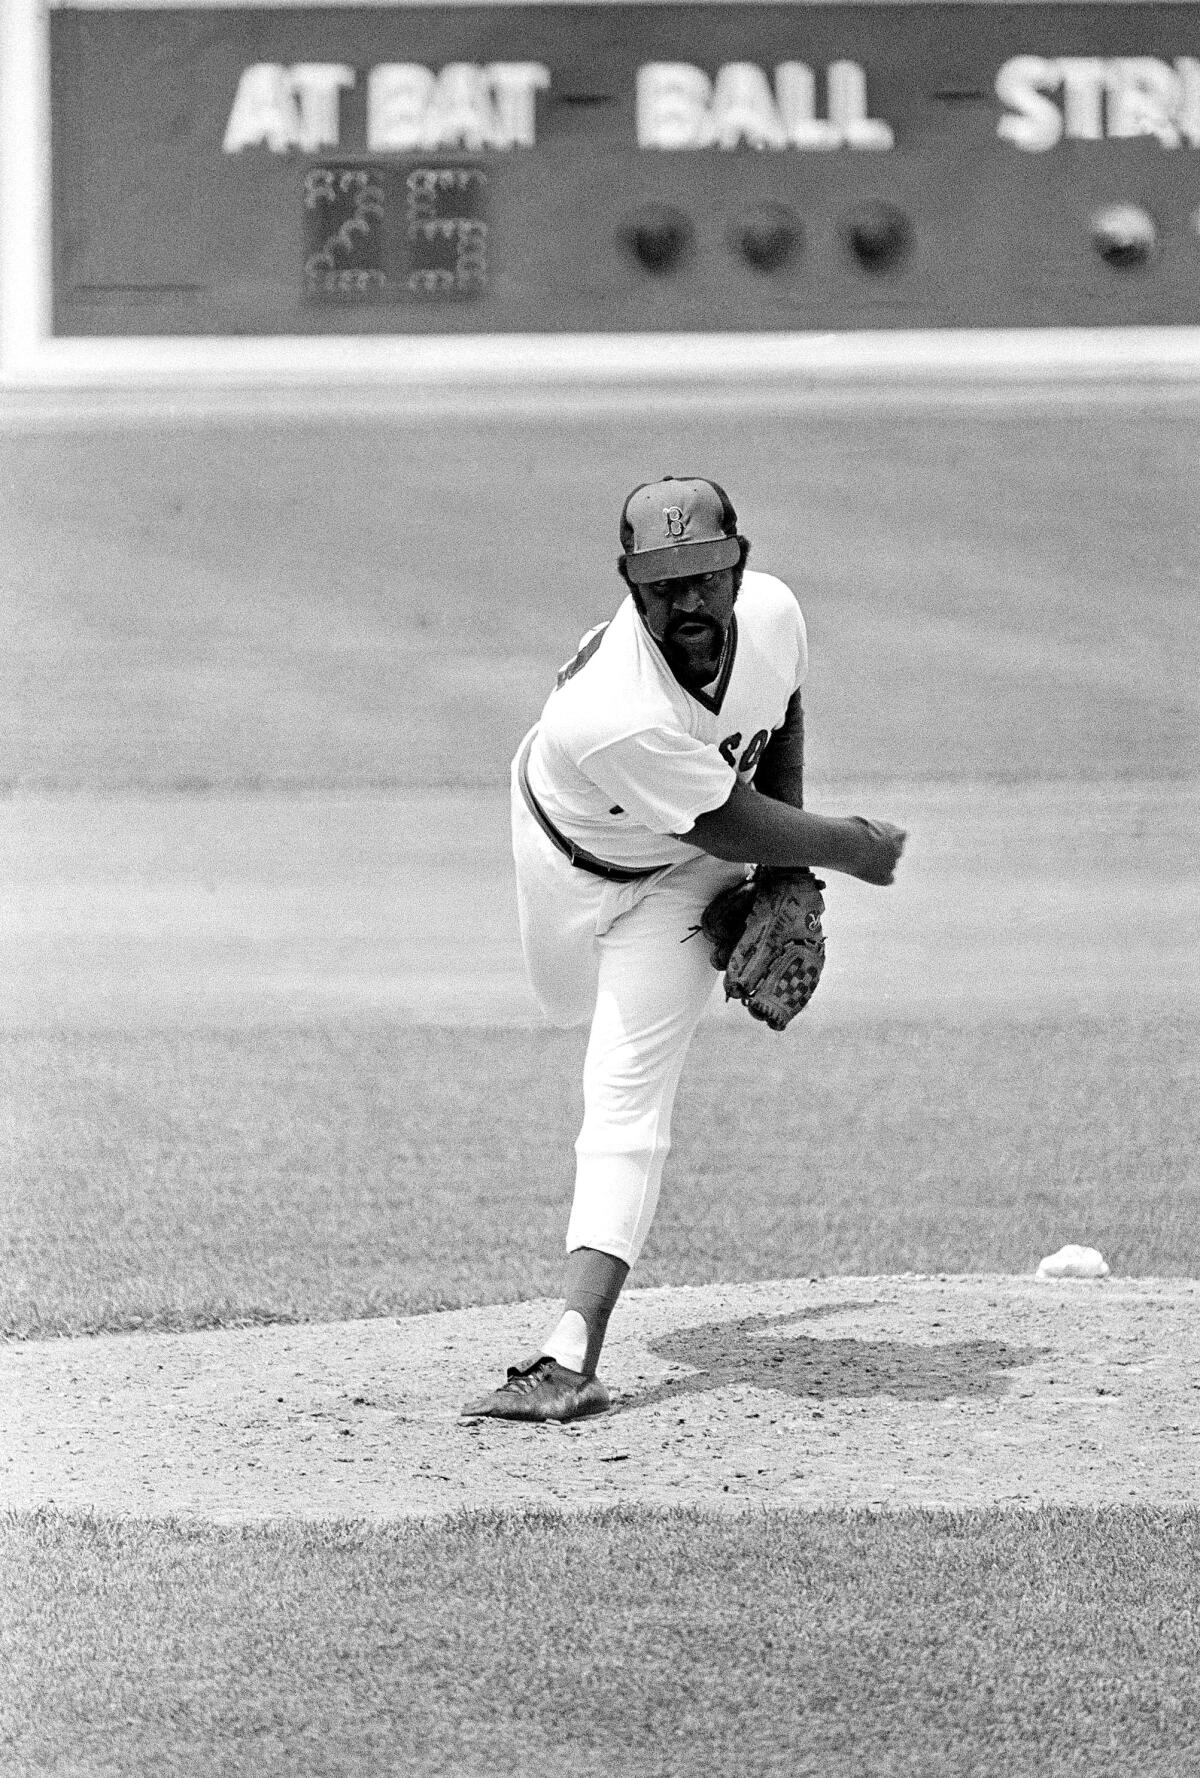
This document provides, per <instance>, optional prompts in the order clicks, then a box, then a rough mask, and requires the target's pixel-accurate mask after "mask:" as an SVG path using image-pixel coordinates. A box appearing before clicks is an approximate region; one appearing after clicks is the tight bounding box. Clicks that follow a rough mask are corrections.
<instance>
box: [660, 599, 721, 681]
mask: <svg viewBox="0 0 1200 1778" xmlns="http://www.w3.org/2000/svg"><path fill="white" fill-rule="evenodd" d="M693 625H694V626H695V627H694V628H692V627H690V626H693ZM660 646H661V648H662V651H663V654H664V655H665V656H666V659H667V664H668V666H669V667H670V669H671V671H672V673H674V675H675V677H676V679H678V681H679V683H680V684H681V685H684V686H699V685H707V683H708V681H709V680H710V679H713V678H715V677H716V672H717V668H718V667H719V666H720V664H721V655H722V653H723V651H724V648H725V629H724V626H723V625H722V624H720V623H718V622H717V620H716V618H715V617H709V616H708V615H707V613H705V612H697V613H695V614H694V615H692V616H689V617H683V618H673V619H672V621H671V622H670V623H669V624H668V625H667V627H666V630H665V631H664V632H663V639H662V642H661V644H660Z"/></svg>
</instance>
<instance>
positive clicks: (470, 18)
mask: <svg viewBox="0 0 1200 1778" xmlns="http://www.w3.org/2000/svg"><path fill="white" fill-rule="evenodd" d="M50 57H51V83H52V92H51V146H52V168H53V173H52V177H53V204H52V231H53V244H52V245H53V331H54V333H55V334H56V335H58V336H60V337H68V336H119V335H155V334H159V335H180V334H182V335H189V334H190V335H204V334H213V335H222V336H230V335H234V336H236V335H296V334H330V333H332V334H355V333H359V334H362V333H367V334H369V333H375V334H389V333H390V334H408V335H422V334H424V335H429V334H451V335H453V334H455V333H471V334H480V333H484V334H488V333H491V334H505V333H520V334H534V335H536V334H554V333H563V332H568V333H574V334H579V333H585V334H603V333H620V332H636V333H642V334H645V333H664V334H680V333H694V332H701V333H703V332H706V331H707V332H721V333H729V332H733V333H737V332H753V333H763V332H767V333H770V332H785V331H786V332H810V333H818V332H828V331H831V330H833V331H845V330H851V331H853V330H858V329H880V328H883V329H888V328H893V329H896V328H904V329H911V328H931V327H949V328H978V327H989V328H996V327H1000V328H1030V327H1033V328H1037V327H1064V326H1096V325H1105V326H1114V325H1122V326H1127V325H1130V324H1142V325H1156V326H1164V325H1168V326H1169V325H1195V324H1196V323H1197V322H1198V321H1200V6H1195V5H1191V4H1175V5H1170V4H1164V5H1154V6H1143V7H1138V6H1121V5H1112V4H1101V5H1095V6H1091V5H1058V6H1054V5H1040V4H1022V5H1013V6H1005V5H996V6H986V7H985V6H979V5H973V4H947V5H939V4H931V5H920V6H907V5H842V6H839V5H820V4H815V5H809V4H805V5H789V4H786V3H785V4H761V5H758V4H753V3H748V4H722V3H721V0H704V3H698V4H673V3H670V0H668V3H656V4H642V5H637V4H562V5H557V4H553V3H551V4H541V5H524V6H522V5H514V6H509V5H484V6H478V5H458V4H454V5H444V6H439V5H415V6H408V5H396V6H389V5H371V6H362V7H359V6H354V5H344V4H341V5H329V6H324V7H323V6H320V5H307V4H306V5H297V6H294V7H290V8H289V7H286V6H279V7H274V6H245V5H242V6H228V7H220V6H212V5H197V6H194V7H188V6H186V5H178V4H172V5H169V6H164V7H162V8H161V9H155V8H154V7H153V6H146V5H139V6H137V7H136V8H134V7H129V8H121V7H114V8H109V7H98V6H94V5H91V6H71V5H60V6H58V7H56V9H55V10H54V11H53V12H52V14H51V38H50Z"/></svg>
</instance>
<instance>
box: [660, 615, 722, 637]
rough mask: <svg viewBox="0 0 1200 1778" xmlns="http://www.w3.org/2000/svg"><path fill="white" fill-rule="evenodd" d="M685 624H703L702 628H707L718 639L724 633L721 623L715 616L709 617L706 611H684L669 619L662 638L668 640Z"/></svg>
mask: <svg viewBox="0 0 1200 1778" xmlns="http://www.w3.org/2000/svg"><path fill="white" fill-rule="evenodd" d="M685 624H702V625H703V626H704V628H705V629H706V630H708V631H709V633H710V634H711V635H712V636H713V637H714V638H715V639H716V640H718V641H720V640H722V639H723V638H724V635H725V631H724V630H723V628H722V627H721V625H720V624H719V623H718V622H717V620H716V618H715V617H710V616H709V614H708V612H706V611H685V612H682V613H681V614H680V615H679V616H678V617H673V618H672V619H671V621H670V623H668V625H667V627H666V629H665V630H664V632H663V640H664V641H665V642H669V641H670V640H671V639H672V637H673V636H675V635H676V634H677V633H678V632H679V631H680V630H681V629H682V628H683V626H684V625H685Z"/></svg>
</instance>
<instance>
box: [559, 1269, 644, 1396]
mask: <svg viewBox="0 0 1200 1778" xmlns="http://www.w3.org/2000/svg"><path fill="white" fill-rule="evenodd" d="M628 1276H629V1267H628V1266H627V1265H626V1264H625V1261H624V1260H623V1259H617V1258H616V1256H615V1255H614V1254H611V1253H601V1252H600V1250H599V1248H597V1247H576V1248H575V1249H574V1250H573V1251H572V1252H570V1253H568V1255H567V1276H566V1285H565V1289H564V1295H565V1297H566V1302H565V1304H564V1308H563V1313H564V1314H566V1313H567V1311H568V1310H570V1309H574V1310H575V1311H576V1313H577V1314H579V1315H582V1316H583V1319H584V1321H585V1322H586V1323H587V1330H588V1342H587V1357H586V1358H585V1359H584V1364H583V1368H584V1372H585V1374H586V1375H587V1376H589V1377H590V1376H593V1375H594V1374H595V1370H596V1366H597V1364H598V1363H599V1362H600V1348H601V1347H602V1346H603V1344H604V1336H605V1334H606V1333H607V1332H608V1318H609V1316H610V1315H611V1314H612V1312H613V1310H614V1308H615V1307H616V1303H617V1298H618V1297H619V1296H620V1294H621V1288H622V1286H623V1285H624V1283H625V1280H626V1278H628Z"/></svg>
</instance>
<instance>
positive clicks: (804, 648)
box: [792, 604, 808, 691]
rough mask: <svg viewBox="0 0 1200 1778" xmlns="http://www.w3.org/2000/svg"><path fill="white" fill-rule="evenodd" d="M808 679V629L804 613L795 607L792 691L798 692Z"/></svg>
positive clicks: (797, 606)
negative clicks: (794, 666) (794, 662)
mask: <svg viewBox="0 0 1200 1778" xmlns="http://www.w3.org/2000/svg"><path fill="white" fill-rule="evenodd" d="M807 678H808V628H807V625H806V624H805V622H804V613H803V612H802V611H801V609H800V607H799V605H798V604H797V605H796V683H795V685H794V686H793V687H792V690H793V691H799V690H800V687H801V686H802V685H803V684H804V681H805V680H806V679H807Z"/></svg>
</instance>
